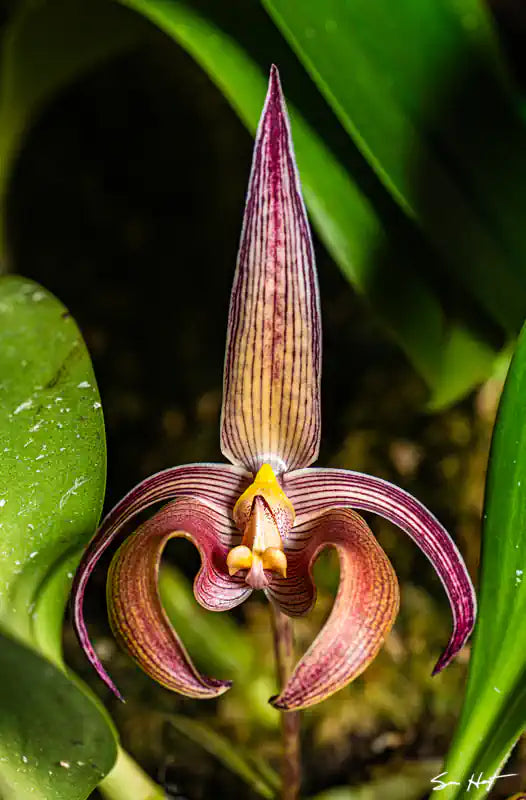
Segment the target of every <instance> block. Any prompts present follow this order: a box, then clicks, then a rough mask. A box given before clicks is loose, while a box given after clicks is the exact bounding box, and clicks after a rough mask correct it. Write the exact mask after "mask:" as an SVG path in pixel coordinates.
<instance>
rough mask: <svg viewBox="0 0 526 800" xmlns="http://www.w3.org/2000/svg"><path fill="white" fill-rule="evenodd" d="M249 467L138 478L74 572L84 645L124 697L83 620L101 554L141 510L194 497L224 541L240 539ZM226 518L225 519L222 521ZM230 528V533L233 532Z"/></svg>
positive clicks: (210, 467) (188, 469)
mask: <svg viewBox="0 0 526 800" xmlns="http://www.w3.org/2000/svg"><path fill="white" fill-rule="evenodd" d="M250 480H251V476H250V474H249V473H247V472H245V470H243V469H241V468H239V467H235V466H231V465H228V464H188V465H185V466H181V467H173V468H171V469H167V470H164V471H163V472H158V473H156V474H155V475H152V476H151V477H149V478H146V480H144V481H142V482H141V483H139V484H138V485H137V486H136V487H135V488H134V489H132V490H131V491H130V492H128V494H127V495H126V496H125V497H124V498H123V499H122V500H121V501H120V502H119V503H118V504H117V505H116V506H115V507H114V508H113V509H112V510H111V511H110V512H109V514H108V515H107V516H106V517H105V519H104V520H103V522H102V524H101V526H100V528H99V529H98V531H97V532H96V534H95V536H94V537H93V539H92V540H91V542H90V543H89V545H88V547H87V549H86V551H85V553H84V555H83V557H82V560H81V562H80V565H79V567H78V569H77V572H76V574H75V579H74V581H73V587H72V594H71V598H72V607H73V622H74V626H75V631H76V634H77V637H78V639H79V642H80V645H81V647H82V649H83V650H84V652H85V653H86V656H87V657H88V660H89V661H90V662H91V664H92V665H93V666H94V667H95V669H96V671H97V672H98V674H99V676H100V677H101V678H102V680H103V681H104V682H105V683H106V684H107V685H108V686H109V688H110V689H111V690H112V691H113V692H114V693H115V694H116V695H117V697H119V698H120V699H122V697H121V695H120V693H119V691H118V689H117V687H116V686H115V684H114V683H113V681H112V680H111V678H110V677H109V676H108V675H107V674H106V672H105V671H104V669H103V667H102V664H101V663H100V661H99V659H98V657H97V655H96V653H95V650H94V649H93V645H92V644H91V642H90V639H89V636H88V631H87V628H86V623H85V620H84V595H85V592H86V586H87V583H88V580H89V578H90V575H91V573H92V572H93V570H94V569H95V566H96V565H97V562H98V561H99V559H100V558H101V556H102V554H103V553H104V552H105V551H106V550H107V548H108V547H109V546H110V545H111V543H112V542H113V541H114V540H115V538H116V537H117V536H118V535H119V533H120V531H121V530H122V528H123V526H124V525H125V524H126V523H127V522H129V521H130V520H132V519H133V518H134V517H135V516H136V515H137V514H138V513H139V512H140V511H143V510H144V509H146V508H148V507H150V506H151V505H153V504H154V503H159V502H162V501H163V500H173V499H174V498H175V497H192V498H194V499H196V500H200V501H202V502H203V503H205V504H207V506H208V513H209V514H210V515H211V516H213V518H214V520H215V525H216V527H217V528H218V538H219V539H220V541H222V543H223V544H224V546H226V547H228V546H232V545H235V544H238V543H239V533H238V532H237V531H236V529H235V527H234V525H233V522H232V509H233V507H234V504H235V503H236V501H237V499H238V497H239V495H240V494H241V493H242V492H243V491H244V490H245V489H246V488H247V487H248V485H249V484H250ZM220 521H222V524H220V525H219V524H218V522H220ZM229 531H230V532H231V536H230V537H229V535H228V532H229Z"/></svg>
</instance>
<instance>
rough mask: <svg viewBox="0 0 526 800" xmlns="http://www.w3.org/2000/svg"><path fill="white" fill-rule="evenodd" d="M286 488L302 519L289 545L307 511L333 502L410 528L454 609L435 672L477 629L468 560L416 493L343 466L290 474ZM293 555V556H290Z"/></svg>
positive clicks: (293, 539)
mask: <svg viewBox="0 0 526 800" xmlns="http://www.w3.org/2000/svg"><path fill="white" fill-rule="evenodd" d="M283 488H284V490H285V492H286V493H287V496H288V498H289V500H290V501H291V503H292V504H293V506H294V508H295V511H296V519H297V522H298V525H297V526H295V527H294V528H293V529H292V531H291V532H290V533H289V535H288V538H287V541H286V542H285V548H286V550H287V551H288V549H289V548H292V549H293V548H295V547H298V546H301V539H302V534H301V525H300V524H299V523H300V522H301V519H302V517H307V518H308V516H309V515H311V514H317V513H319V512H320V511H323V510H324V509H327V508H331V507H334V506H349V507H351V508H356V509H359V510H361V511H372V512H373V513H375V514H380V516H382V517H385V519H388V520H389V521H390V522H393V523H394V524H395V525H397V526H398V527H399V528H401V529H402V530H403V531H405V532H406V533H407V534H409V536H411V538H412V539H413V540H414V542H415V543H416V544H417V545H418V547H419V548H420V549H421V550H422V552H423V553H425V555H426V556H427V557H428V559H429V560H430V562H431V564H432V565H433V567H434V568H435V570H436V572H437V574H438V576H439V578H440V580H441V581H442V584H443V586H444V589H445V590H446V593H447V596H448V598H449V603H450V605H451V612H452V615H453V632H452V634H451V638H450V640H449V643H448V645H447V647H446V649H445V650H444V652H443V653H442V655H441V656H440V658H439V659H438V662H437V664H436V666H435V668H434V670H433V674H436V673H437V672H440V670H442V669H444V667H446V666H447V665H448V664H449V662H450V661H451V659H452V658H454V656H455V655H456V654H457V653H458V651H459V650H460V648H461V647H462V646H463V645H464V643H465V641H466V639H467V638H468V636H469V635H470V633H471V631H472V630H473V625H474V624H475V615H476V597H475V591H474V589H473V584H472V583H471V579H470V577H469V574H468V571H467V569H466V565H465V564H464V561H463V559H462V556H461V555H460V553H459V551H458V548H457V546H456V545H455V543H454V541H453V539H452V538H451V536H450V535H449V534H448V532H447V531H446V529H445V528H444V527H443V526H442V525H441V524H440V522H439V521H438V520H437V519H436V517H434V516H433V514H431V512H430V511H428V509H427V508H426V507H425V506H424V505H422V503H420V502H419V501H418V500H416V498H414V497H412V496H411V495H410V494H408V493H407V492H405V491H404V490H403V489H399V488H398V486H395V485H394V484H392V483H388V482H387V481H384V480H382V479H381V478H375V477H373V476H372V475H364V474H362V473H360V472H351V471H348V470H343V469H305V470H298V471H297V472H294V473H291V474H290V475H286V476H285V479H284V481H283ZM287 557H288V556H287Z"/></svg>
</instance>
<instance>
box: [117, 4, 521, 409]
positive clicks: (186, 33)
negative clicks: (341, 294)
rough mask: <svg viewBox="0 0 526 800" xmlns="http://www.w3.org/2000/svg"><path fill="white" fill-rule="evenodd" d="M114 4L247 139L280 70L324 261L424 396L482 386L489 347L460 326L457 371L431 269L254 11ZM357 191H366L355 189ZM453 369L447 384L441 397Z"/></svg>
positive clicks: (451, 324)
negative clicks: (237, 121)
mask: <svg viewBox="0 0 526 800" xmlns="http://www.w3.org/2000/svg"><path fill="white" fill-rule="evenodd" d="M121 2H123V3H124V4H125V5H127V6H129V7H130V8H134V9H135V10H136V11H138V12H140V13H142V14H144V16H146V17H147V18H148V19H150V20H151V21H152V22H153V23H155V24H156V25H158V26H159V27H160V28H161V29H162V30H164V31H165V32H166V33H167V34H169V35H170V36H172V37H173V38H174V39H175V40H176V41H177V42H178V43H179V44H180V45H182V47H184V48H185V49H186V50H187V51H188V52H189V53H190V54H191V55H192V56H193V57H194V58H195V59H196V61H197V62H198V63H199V64H200V65H201V66H202V67H203V69H204V70H205V71H206V72H207V73H208V74H209V75H210V77H211V78H212V80H213V81H214V82H215V83H216V84H217V86H218V87H219V88H220V89H221V91H222V92H223V93H224V94H225V96H226V98H227V99H228V100H229V102H230V103H231V105H232V106H233V108H234V109H235V111H236V112H237V113H238V114H239V116H240V118H241V119H242V121H243V122H244V123H245V125H246V126H247V127H248V129H249V130H250V131H252V132H254V131H255V129H256V125H257V121H258V119H259V115H260V113H261V108H262V104H263V100H264V97H265V92H266V86H267V79H268V69H269V66H270V64H271V63H272V62H273V61H274V62H276V63H277V64H278V65H279V66H280V68H281V70H282V79H283V84H284V90H285V95H286V96H287V99H288V100H289V103H288V105H289V111H290V113H291V120H292V129H293V137H294V144H295V150H296V155H297V159H298V165H299V169H300V173H301V179H302V184H303V188H304V193H305V198H306V201H307V205H308V207H309V212H310V215H311V217H312V220H313V222H314V224H315V226H316V228H317V230H318V232H319V234H320V237H321V238H322V240H323V242H324V244H325V246H326V247H327V249H328V251H329V252H330V253H331V255H332V256H333V258H334V259H335V261H336V262H337V263H338V265H339V266H340V268H341V269H342V271H343V273H344V274H345V275H346V277H347V278H348V279H349V280H350V282H351V283H352V284H353V285H354V286H355V287H356V288H357V289H358V291H360V292H362V293H364V294H365V295H366V296H367V297H368V299H369V300H370V301H371V303H372V304H373V306H374V308H375V310H376V311H377V312H378V313H379V314H380V316H381V317H382V318H383V320H384V321H385V323H386V324H387V325H388V327H389V328H390V330H391V331H392V332H393V334H394V335H395V336H396V338H397V340H398V341H399V343H400V345H401V347H402V348H403V350H404V351H405V353H406V354H407V355H408V357H409V358H410V360H411V361H412V363H413V364H414V365H415V367H416V369H417V370H418V371H419V372H420V374H421V375H422V376H423V377H424V379H425V381H426V382H427V383H428V385H429V386H430V388H431V389H432V392H433V395H436V396H437V397H439V398H440V397H442V396H444V397H445V398H447V401H448V402H449V401H451V400H454V399H457V398H458V397H459V396H461V395H462V394H464V393H465V392H466V391H468V390H469V389H470V388H471V387H472V386H473V384H474V383H476V382H477V381H479V380H481V379H482V378H483V377H485V376H487V375H488V374H489V373H490V372H491V369H492V364H493V360H494V358H495V356H496V351H495V349H494V347H493V346H491V345H489V344H488V343H487V342H486V340H485V337H484V335H483V334H481V333H480V332H479V331H478V330H477V328H472V327H470V328H469V329H468V327H466V324H465V323H462V325H460V328H461V330H462V333H461V337H460V338H462V340H463V341H465V340H466V339H467V338H469V342H470V348H471V353H472V355H473V358H472V359H470V360H469V361H467V362H464V361H463V362H462V370H460V369H458V367H457V363H458V361H459V359H460V355H461V354H460V352H459V358H457V359H456V356H455V353H456V352H457V350H456V344H455V343H456V340H457V329H458V328H459V322H458V321H457V319H456V318H455V317H454V316H449V314H447V313H446V312H445V310H444V308H443V306H442V303H441V301H440V300H439V298H438V296H437V294H436V292H435V290H434V288H433V282H432V281H430V280H428V279H427V278H426V276H425V272H424V270H423V267H422V265H424V264H428V263H429V262H433V260H434V255H433V253H431V252H429V251H428V250H427V248H426V247H424V246H423V244H422V242H421V241H420V239H419V238H418V237H416V236H414V234H412V233H411V228H410V226H409V225H406V228H405V229H404V223H405V220H404V219H403V217H402V218H401V220H400V219H398V218H396V219H395V221H394V223H392V224H389V225H387V226H386V223H385V221H384V218H383V217H381V216H380V215H379V214H378V211H377V208H376V207H377V206H382V205H383V206H385V200H382V198H377V196H375V197H374V198H373V197H369V194H370V192H369V185H370V184H371V180H370V178H369V179H368V178H367V175H365V176H364V167H365V169H367V168H366V166H365V165H364V163H363V161H362V159H361V157H360V156H359V154H358V153H357V152H356V151H355V149H354V148H353V147H352V146H351V144H350V142H349V141H348V139H347V138H346V137H345V135H344V132H343V131H342V130H341V128H340V126H339V125H338V124H337V123H336V120H335V119H334V117H333V115H332V114H331V113H330V111H329V109H328V108H327V107H326V106H325V104H324V103H323V102H321V99H320V98H319V95H318V93H317V92H316V91H315V89H314V87H313V85H312V83H311V82H310V81H309V80H308V78H307V76H306V75H305V73H304V71H303V70H301V68H300V67H299V65H298V64H297V62H296V61H295V59H294V58H293V57H292V54H291V53H290V50H289V48H288V47H287V46H286V44H285V42H284V41H283V39H282V38H281V36H280V35H279V33H278V32H277V31H276V29H275V27H274V26H273V25H272V24H271V23H270V21H269V19H268V17H267V16H266V15H265V13H264V12H263V11H262V9H261V8H259V7H258V5H257V4H255V3H252V4H248V5H244V6H243V13H242V14H239V11H238V9H237V8H235V7H231V6H230V4H226V3H217V2H214V0H196V1H195V2H192V3H189V2H184V1H183V2H175V0H121ZM319 7H320V8H322V7H323V4H320V5H319ZM291 97H292V102H290V98H291ZM296 98H298V100H297V102H296ZM248 166H249V165H248V164H247V169H248ZM364 182H365V183H367V185H368V190H367V191H365V190H363V189H362V188H361V186H360V184H362V183H364ZM373 188H374V187H373ZM378 188H380V189H381V187H376V195H378ZM373 194H374V192H373ZM402 229H403V230H402ZM401 231H402V232H401ZM402 296H403V300H401V297H402ZM515 297H517V295H515ZM461 349H462V348H461ZM446 351H447V354H448V355H447V358H446V360H443V356H444V353H445V352H446ZM452 363H454V367H453V370H454V371H455V376H454V383H452V386H451V388H448V386H447V384H448V381H449V378H450V365H451V364H452ZM436 404H437V403H435V405H436Z"/></svg>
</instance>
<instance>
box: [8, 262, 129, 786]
mask: <svg viewBox="0 0 526 800" xmlns="http://www.w3.org/2000/svg"><path fill="white" fill-rule="evenodd" d="M0 376H1V380H0V453H1V455H2V459H1V462H0V464H1V466H0V473H1V479H0V555H1V558H0V633H2V635H3V636H4V637H5V642H4V643H3V644H2V648H1V651H2V655H1V657H0V683H1V684H2V687H3V689H2V702H1V707H2V714H1V722H0V751H1V752H2V757H1V758H0V786H1V787H2V797H4V796H5V797H9V798H10V797H20V796H22V795H21V793H20V792H21V788H17V787H22V786H24V785H25V786H32V787H34V794H32V795H31V796H35V797H42V798H46V800H48V799H49V800H52V798H55V797H56V798H57V799H58V798H61V799H62V800H69V799H70V798H75V799H76V798H79V800H80V798H83V797H87V795H88V794H89V791H90V790H91V789H92V788H93V787H94V786H95V785H96V784H97V783H98V781H99V780H100V778H101V777H102V776H103V774H105V773H106V772H107V771H108V770H109V769H110V768H111V766H112V764H113V761H114V759H115V755H116V750H115V740H114V736H113V732H112V729H111V727H110V726H109V725H108V722H107V721H106V719H105V717H104V716H103V714H102V713H101V712H100V711H99V709H98V708H97V707H96V706H95V704H94V703H93V702H92V701H91V700H90V699H89V698H88V697H87V696H86V695H85V694H84V693H83V692H82V691H81V690H80V689H79V688H77V687H76V686H75V685H74V684H73V683H71V682H70V681H68V680H67V679H66V677H65V676H64V675H63V674H62V673H61V672H60V671H59V670H60V669H62V659H61V645H60V642H61V627H62V617H63V613H64V606H65V602H66V598H67V594H68V591H69V586H70V583H71V578H72V574H73V570H74V569H75V566H76V564H77V562H78V559H79V557H80V553H81V550H82V547H83V546H84V545H85V543H86V542H87V541H88V540H89V538H90V536H91V535H92V534H93V531H94V530H95V528H96V526H97V522H98V519H99V515H100V511H101V507H102V500H103V496H104V484H105V440H104V424H103V418H102V410H101V405H100V400H99V394H98V391H97V386H96V383H95V378H94V375H93V370H92V367H91V362H90V358H89V355H88V352H87V350H86V347H85V345H84V343H83V341H82V337H81V335H80V333H79V331H78V328H77V326H76V325H75V323H74V321H73V319H72V318H71V316H70V315H69V313H68V312H67V310H66V309H65V308H64V306H63V305H62V304H61V303H59V302H58V301H57V300H56V299H55V298H54V297H53V296H52V295H51V294H49V293H48V292H47V291H45V290H44V289H42V288H41V287H40V286H38V285H37V284H35V283H33V282H32V281H29V280H26V279H24V278H21V277H4V278H2V279H0ZM11 638H12V639H13V640H15V639H16V643H15V641H11ZM28 647H29V648H31V650H28V649H27V648H28ZM32 651H33V652H32ZM35 651H36V652H35ZM42 654H43V655H44V656H45V657H46V658H47V659H50V660H51V661H53V662H54V663H55V665H56V666H53V665H52V664H51V663H49V662H48V661H47V660H46V659H44V658H42ZM9 687H11V688H9ZM61 714H63V715H64V720H63V721H62V722H61V721H60V715H61ZM34 715H35V718H34ZM36 717H38V720H37V719H36ZM66 720H70V722H69V721H66ZM40 729H42V730H44V729H45V732H46V733H45V735H44V733H40V734H39V733H38V731H39V730H40ZM44 739H45V741H44ZM39 740H40V741H39ZM74 741H76V742H77V744H76V745H75V747H74V755H75V761H80V762H84V763H83V765H81V766H82V769H80V770H79V769H78V765H77V769H76V773H75V775H76V777H75V780H72V779H70V778H68V777H67V776H66V775H65V771H66V767H62V768H61V767H60V761H63V762H65V763H70V764H71V759H72V758H73V750H72V743H73V742H74ZM67 743H69V744H68V745H67V746H66V744H67ZM39 746H41V747H42V748H43V751H42V753H41V754H40V756H39V754H38V752H37V751H38V747H39ZM19 748H22V750H20V751H19ZM24 748H26V750H28V749H29V751H31V758H30V757H29V753H28V752H26V750H24ZM24 755H26V756H27V762H26V761H24V760H23V756H24ZM52 761H54V766H53V765H52V764H51V762H52ZM89 763H92V764H95V765H96V767H93V766H92V767H89V768H88V767H86V769H84V767H85V766H86V765H88V764H89ZM55 768H56V770H57V772H56V773H55ZM49 769H51V770H52V771H53V774H54V775H55V778H56V780H55V781H52V779H51V777H50V775H49V773H48V770H49ZM72 769H73V767H72ZM60 770H62V771H60ZM13 776H17V777H16V779H15V778H14V777H13ZM24 776H25V777H24ZM21 781H22V783H20V782H21ZM24 781H25V783H24ZM53 787H54V788H53ZM16 792H18V794H17V793H16ZM38 792H40V794H38Z"/></svg>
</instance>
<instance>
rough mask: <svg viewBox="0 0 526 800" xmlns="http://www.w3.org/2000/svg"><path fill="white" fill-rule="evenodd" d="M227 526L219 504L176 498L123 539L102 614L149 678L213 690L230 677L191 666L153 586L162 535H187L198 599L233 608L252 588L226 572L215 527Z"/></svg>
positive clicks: (189, 691) (180, 688) (190, 692)
mask: <svg viewBox="0 0 526 800" xmlns="http://www.w3.org/2000/svg"><path fill="white" fill-rule="evenodd" d="M230 525H231V522H230V520H229V519H228V517H227V516H226V515H225V514H224V513H223V512H221V511H219V510H218V509H214V508H212V507H209V506H207V505H205V504H204V503H200V502H199V501H197V500H192V499H191V498H186V497H185V498H182V499H181V500H176V501H175V502H173V503H169V504H168V505H167V506H165V507H164V508H163V509H162V510H161V511H159V512H158V513H157V514H155V516H153V517H152V518H151V519H150V520H148V521H147V522H145V523H144V524H143V525H141V527H140V528H139V529H138V531H137V532H136V533H135V534H134V535H133V536H130V537H129V538H128V539H126V541H125V542H124V544H122V545H121V546H120V548H119V549H118V551H117V553H116V554H115V556H114V558H113V561H112V564H111V567H110V571H109V572H108V582H107V587H108V588H107V596H108V613H109V618H110V624H111V627H112V630H113V632H114V634H115V638H116V639H117V640H118V641H119V643H120V644H121V646H122V647H123V648H124V649H125V650H126V651H127V652H128V654H129V655H130V656H131V657H132V658H133V659H134V661H135V662H136V663H137V664H138V666H139V667H141V669H143V670H144V672H146V674H147V675H149V676H150V678H153V679H154V680H156V681H157V682H158V683H160V684H161V685H162V686H165V687H166V688H167V689H171V690H172V691H174V692H179V693H181V694H184V695H187V696H188V697H200V698H208V697H217V696H218V695H220V694H222V693H223V692H224V691H226V690H227V689H228V688H229V687H230V685H231V684H230V682H229V681H219V680H216V679H215V678H208V677H206V676H204V675H202V674H201V673H200V672H198V671H197V669H196V667H195V666H194V665H193V663H192V661H191V660H190V658H189V656H188V654H187V652H186V650H185V648H184V645H183V644H182V642H181V640H180V639H179V637H178V635H177V633H176V631H175V630H174V628H173V627H172V625H171V623H170V621H169V619H168V617H167V615H166V612H165V611H164V609H163V607H162V605H161V599H160V596H159V590H158V586H157V582H158V573H159V564H160V561H161V555H162V552H163V550H164V547H165V545H166V543H167V542H168V540H169V539H171V538H173V537H184V538H186V539H189V540H190V541H191V542H192V543H193V544H195V546H196V547H197V548H198V550H199V553H200V555H201V562H202V564H201V569H200V571H199V574H198V575H197V578H196V580H195V584H194V592H195V595H196V597H197V599H198V600H199V602H200V603H201V605H203V606H204V607H205V608H208V609H210V610H213V611H224V610H226V609H229V608H233V607H234V606H236V605H238V604H239V603H241V602H243V600H245V599H246V598H247V597H248V595H249V594H250V592H251V589H250V588H249V587H248V586H247V585H246V584H245V582H244V581H241V580H239V579H235V578H231V577H230V576H229V574H228V570H227V568H226V555H227V549H226V548H225V547H224V545H222V544H221V543H220V540H221V538H222V537H221V530H222V529H226V531H228V529H229V526H230ZM100 669H102V667H100V665H99V667H98V671H99V674H100ZM106 682H107V681H106Z"/></svg>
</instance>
